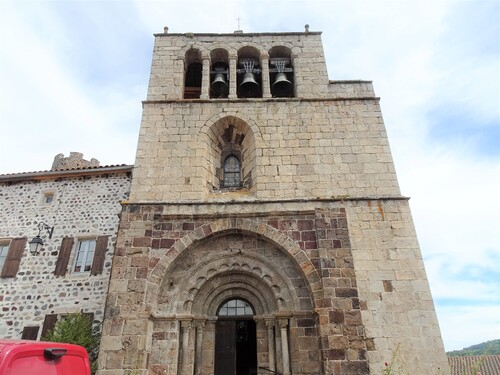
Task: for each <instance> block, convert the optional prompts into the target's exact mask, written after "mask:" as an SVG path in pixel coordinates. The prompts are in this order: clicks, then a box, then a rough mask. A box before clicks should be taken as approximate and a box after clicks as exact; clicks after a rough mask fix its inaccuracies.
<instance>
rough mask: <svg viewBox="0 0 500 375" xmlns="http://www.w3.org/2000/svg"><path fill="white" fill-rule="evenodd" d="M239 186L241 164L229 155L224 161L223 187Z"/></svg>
mask: <svg viewBox="0 0 500 375" xmlns="http://www.w3.org/2000/svg"><path fill="white" fill-rule="evenodd" d="M240 186H241V163H240V161H239V159H238V158H237V157H236V156H234V155H230V156H228V157H227V158H226V160H224V187H240Z"/></svg>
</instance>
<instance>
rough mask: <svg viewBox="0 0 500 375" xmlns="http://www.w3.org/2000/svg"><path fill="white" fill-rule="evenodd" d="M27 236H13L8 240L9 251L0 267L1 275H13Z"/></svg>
mask: <svg viewBox="0 0 500 375" xmlns="http://www.w3.org/2000/svg"><path fill="white" fill-rule="evenodd" d="M26 241H27V238H14V239H13V240H12V241H11V242H10V246H9V252H8V253H7V258H5V264H4V265H3V269H2V275H1V276H2V277H15V276H16V274H17V271H18V270H19V264H21V258H22V257H23V252H24V248H25V247H26Z"/></svg>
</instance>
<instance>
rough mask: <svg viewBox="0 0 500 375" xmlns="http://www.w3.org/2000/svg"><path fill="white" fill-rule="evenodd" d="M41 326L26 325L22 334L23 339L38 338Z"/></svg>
mask: <svg viewBox="0 0 500 375" xmlns="http://www.w3.org/2000/svg"><path fill="white" fill-rule="evenodd" d="M39 329H40V327H38V326H36V327H24V329H23V334H22V335H21V339H22V340H36V339H37V338H38V330H39Z"/></svg>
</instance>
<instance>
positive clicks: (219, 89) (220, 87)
mask: <svg viewBox="0 0 500 375" xmlns="http://www.w3.org/2000/svg"><path fill="white" fill-rule="evenodd" d="M210 87H211V88H212V91H213V93H214V94H215V95H223V94H224V93H225V92H226V90H227V88H228V85H227V82H226V80H225V79H224V74H223V73H217V74H216V75H215V78H214V80H213V82H212V85H211V86H210Z"/></svg>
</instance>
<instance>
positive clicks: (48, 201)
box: [43, 193, 54, 204]
mask: <svg viewBox="0 0 500 375" xmlns="http://www.w3.org/2000/svg"><path fill="white" fill-rule="evenodd" d="M53 201H54V193H45V194H44V195H43V203H45V204H51V203H52V202H53Z"/></svg>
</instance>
